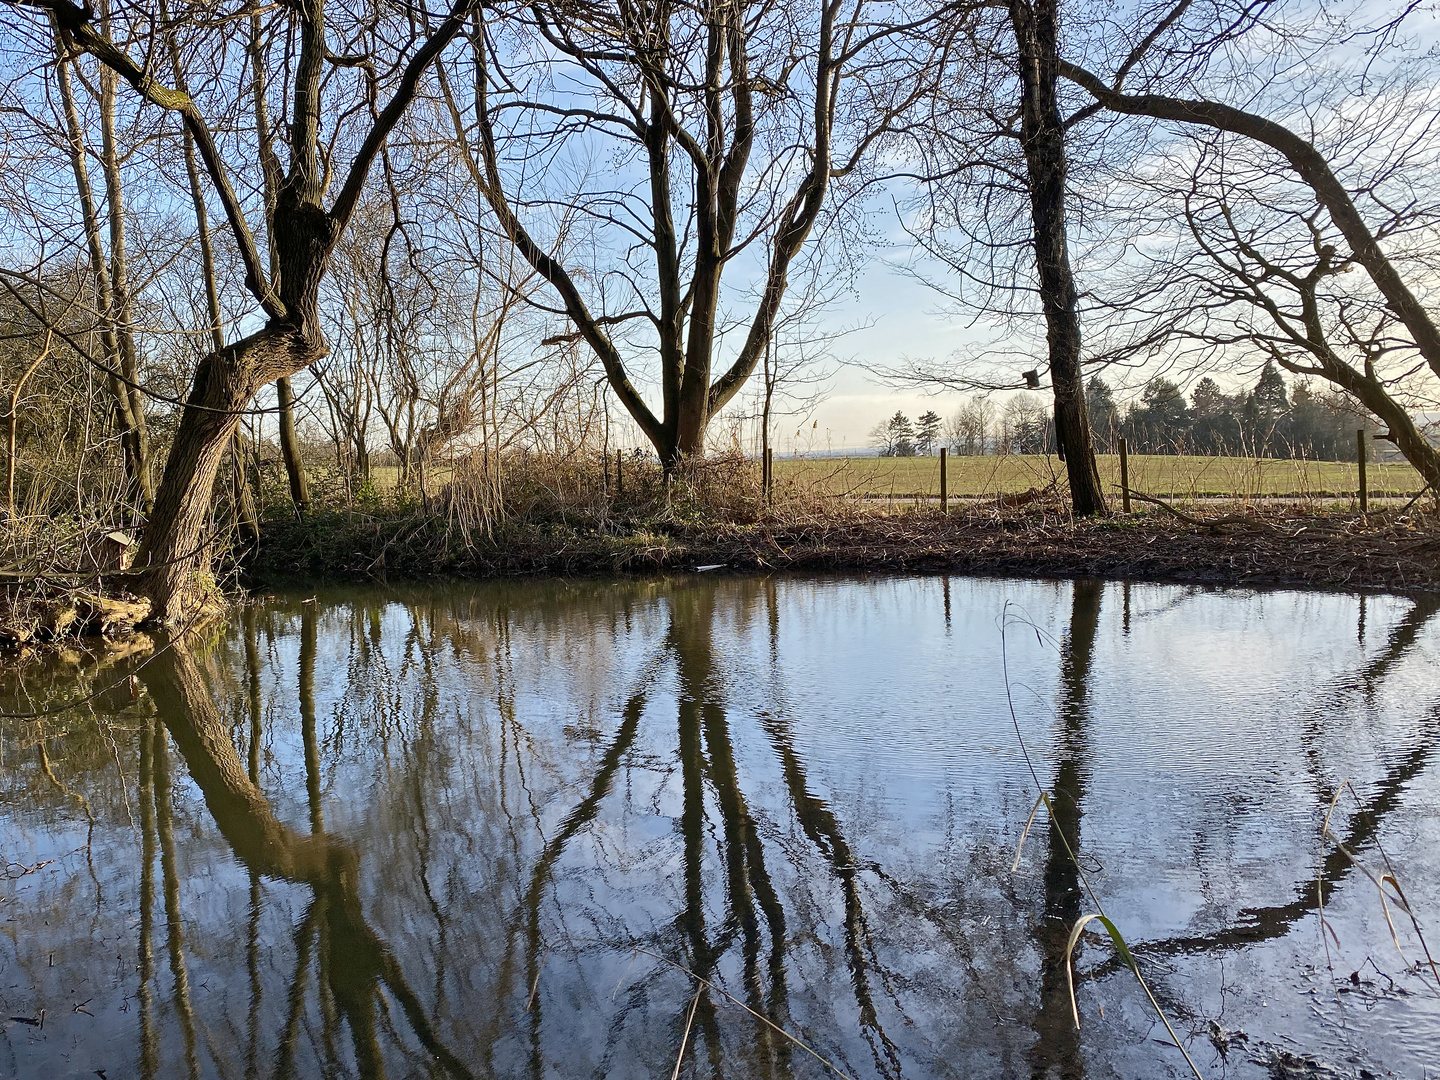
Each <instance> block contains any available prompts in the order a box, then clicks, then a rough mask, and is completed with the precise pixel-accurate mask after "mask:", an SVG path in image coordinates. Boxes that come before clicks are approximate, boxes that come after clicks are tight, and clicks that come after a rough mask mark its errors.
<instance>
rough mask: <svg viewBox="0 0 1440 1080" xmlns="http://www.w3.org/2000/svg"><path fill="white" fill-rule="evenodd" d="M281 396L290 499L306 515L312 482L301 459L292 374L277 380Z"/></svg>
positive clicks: (282, 451)
mask: <svg viewBox="0 0 1440 1080" xmlns="http://www.w3.org/2000/svg"><path fill="white" fill-rule="evenodd" d="M275 389H276V390H277V391H278V393H279V398H280V456H281V457H282V458H284V459H285V475H286V476H287V477H288V478H289V480H290V501H291V502H293V503H294V504H295V512H296V513H298V514H300V516H301V517H304V516H305V515H306V514H308V513H309V512H310V482H309V481H308V480H307V479H306V477H305V465H304V463H303V462H302V461H301V460H300V436H299V435H298V434H296V431H295V395H294V394H293V393H292V392H291V390H290V376H288V375H286V376H284V377H283V378H280V379H277V380H276V381H275Z"/></svg>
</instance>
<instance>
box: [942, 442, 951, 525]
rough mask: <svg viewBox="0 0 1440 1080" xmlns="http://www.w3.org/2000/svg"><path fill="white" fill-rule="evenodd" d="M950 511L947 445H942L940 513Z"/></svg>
mask: <svg viewBox="0 0 1440 1080" xmlns="http://www.w3.org/2000/svg"><path fill="white" fill-rule="evenodd" d="M949 512H950V492H949V489H948V487H947V486H946V483H945V447H943V446H942V447H940V513H942V514H948V513H949Z"/></svg>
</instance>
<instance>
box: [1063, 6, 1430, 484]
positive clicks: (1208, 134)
mask: <svg viewBox="0 0 1440 1080" xmlns="http://www.w3.org/2000/svg"><path fill="white" fill-rule="evenodd" d="M1217 6H1218V7H1220V8H1221V9H1222V10H1223V9H1224V8H1225V5H1223V4H1220V5H1217ZM1267 8H1268V5H1256V6H1254V7H1245V6H1243V5H1241V6H1237V7H1236V8H1235V9H1234V10H1233V11H1230V12H1229V13H1228V15H1227V18H1225V19H1223V20H1219V21H1217V20H1216V19H1215V18H1214V17H1213V16H1214V13H1213V12H1211V11H1209V9H1208V8H1207V9H1206V11H1205V12H1204V13H1201V14H1197V13H1195V12H1193V11H1192V10H1191V4H1190V3H1189V2H1188V0H1180V2H1179V3H1175V4H1172V5H1170V6H1169V8H1168V10H1167V12H1166V14H1165V16H1164V18H1163V19H1161V20H1160V21H1159V22H1158V23H1157V24H1156V27H1155V29H1154V30H1153V31H1152V32H1151V33H1150V35H1149V37H1148V38H1147V40H1150V41H1151V42H1152V43H1153V44H1154V46H1155V47H1154V48H1152V49H1151V50H1150V53H1149V55H1150V56H1152V57H1154V58H1155V63H1154V64H1153V65H1151V66H1149V67H1147V66H1146V65H1143V64H1141V65H1137V64H1136V63H1134V62H1127V63H1121V64H1118V65H1112V69H1111V71H1110V73H1109V74H1107V75H1106V76H1105V77H1103V78H1102V77H1101V76H1100V75H1097V74H1095V73H1094V71H1092V70H1090V69H1089V68H1087V67H1085V66H1082V65H1080V64H1077V63H1074V62H1071V61H1068V60H1064V61H1062V62H1061V65H1060V70H1061V73H1062V74H1063V75H1064V77H1065V78H1066V79H1068V80H1070V81H1071V82H1072V83H1074V84H1075V85H1076V86H1078V87H1080V88H1082V89H1083V90H1084V91H1085V92H1086V93H1087V94H1088V95H1090V96H1091V98H1092V99H1093V104H1092V106H1091V109H1092V110H1101V109H1103V110H1108V111H1109V112H1111V113H1113V114H1117V115H1123V116H1131V117H1137V118H1142V120H1143V121H1145V122H1147V123H1148V122H1152V121H1159V122H1160V125H1159V126H1158V127H1156V126H1152V127H1150V128H1148V129H1145V132H1144V134H1145V136H1146V138H1145V140H1144V141H1143V142H1142V144H1141V145H1142V149H1143V153H1144V154H1147V155H1150V157H1149V160H1148V161H1145V160H1144V159H1143V158H1142V164H1141V168H1142V169H1143V170H1144V172H1145V179H1144V181H1143V183H1144V184H1145V185H1146V186H1147V187H1150V188H1152V189H1153V188H1154V187H1155V186H1158V187H1160V188H1161V189H1162V190H1163V192H1165V193H1168V194H1167V198H1168V202H1166V203H1165V205H1168V206H1169V207H1170V209H1171V210H1172V211H1173V212H1175V213H1176V219H1177V220H1179V221H1182V222H1183V223H1184V229H1183V232H1182V233H1180V234H1179V235H1178V236H1176V237H1175V238H1174V240H1173V243H1172V245H1171V247H1170V249H1169V250H1160V251H1159V252H1156V251H1155V248H1154V247H1153V246H1152V248H1151V254H1152V255H1154V256H1155V257H1154V258H1152V259H1151V260H1150V263H1151V269H1152V270H1153V269H1156V268H1159V271H1160V278H1161V282H1160V283H1157V282H1154V281H1152V282H1151V283H1149V288H1150V289H1152V290H1153V289H1154V288H1156V287H1160V288H1161V293H1162V294H1167V295H1168V296H1169V297H1170V298H1171V299H1174V300H1175V301H1176V303H1174V304H1172V305H1170V306H1169V308H1168V311H1165V312H1163V313H1162V312H1161V309H1162V307H1163V305H1162V304H1160V303H1159V302H1158V301H1157V302H1154V303H1152V304H1151V312H1152V314H1158V315H1160V323H1159V325H1158V327H1157V326H1156V325H1153V324H1152V325H1151V326H1148V327H1146V328H1144V331H1143V333H1142V335H1141V336H1142V337H1146V338H1148V340H1149V342H1151V343H1153V342H1155V341H1158V340H1163V339H1164V338H1165V337H1166V335H1167V334H1170V333H1174V334H1175V335H1178V336H1181V337H1184V338H1186V339H1189V340H1200V341H1201V342H1202V343H1203V344H1205V345H1207V346H1209V347H1211V348H1212V349H1213V348H1220V349H1225V350H1231V351H1233V350H1235V349H1237V348H1239V347H1241V346H1249V347H1251V348H1253V349H1258V350H1260V351H1261V352H1262V353H1263V354H1264V355H1267V356H1269V357H1271V358H1273V359H1274V360H1276V361H1277V362H1279V363H1281V364H1282V365H1284V366H1285V367H1287V368H1289V370H1291V371H1293V372H1296V373H1299V374H1302V375H1314V376H1318V377H1321V378H1324V379H1326V380H1327V381H1329V382H1331V383H1332V384H1334V385H1336V386H1338V387H1340V388H1342V389H1343V390H1345V391H1346V392H1348V393H1350V394H1352V395H1354V396H1355V397H1356V398H1357V399H1358V400H1359V401H1360V402H1361V403H1362V404H1363V405H1364V406H1365V407H1366V408H1367V409H1369V410H1370V411H1371V412H1373V413H1374V414H1375V415H1376V416H1378V417H1380V418H1381V420H1383V421H1384V422H1385V423H1387V424H1388V425H1389V432H1388V433H1387V435H1388V437H1389V438H1392V439H1393V440H1394V441H1395V442H1396V444H1397V446H1399V448H1400V449H1401V451H1402V453H1404V454H1405V456H1406V457H1407V458H1408V459H1409V460H1410V461H1411V462H1412V463H1413V464H1414V465H1415V466H1416V468H1417V469H1418V470H1419V471H1420V472H1421V473H1422V474H1423V475H1424V476H1425V478H1426V480H1427V481H1428V482H1430V483H1431V484H1436V483H1437V482H1440V456H1437V454H1436V453H1435V450H1434V448H1433V447H1432V446H1431V445H1430V443H1429V440H1428V439H1426V437H1425V435H1424V433H1423V432H1422V431H1421V430H1420V426H1419V424H1417V423H1416V421H1415V418H1414V417H1413V416H1412V415H1411V414H1410V411H1409V410H1408V409H1407V408H1406V401H1405V399H1406V397H1407V395H1408V396H1409V397H1410V400H1411V401H1415V400H1416V398H1415V391H1414V390H1413V389H1412V390H1409V391H1407V390H1406V389H1405V384H1408V385H1409V386H1411V387H1412V388H1413V387H1414V385H1415V384H1414V378H1415V375H1416V374H1417V373H1418V372H1421V371H1424V372H1425V373H1426V378H1427V380H1433V378H1435V377H1440V325H1437V323H1436V322H1435V320H1434V318H1433V317H1432V316H1431V314H1430V310H1429V307H1428V305H1427V303H1426V300H1425V299H1424V298H1423V295H1424V293H1423V290H1424V288H1425V283H1426V282H1427V281H1428V280H1429V279H1430V278H1431V277H1432V275H1433V268H1434V264H1435V259H1436V257H1437V254H1440V246H1437V243H1436V240H1435V235H1436V227H1437V225H1440V198H1437V195H1440V192H1437V191H1436V190H1435V188H1434V185H1433V183H1432V182H1431V178H1432V177H1433V175H1434V172H1435V168H1436V165H1437V161H1436V160H1435V152H1434V146H1435V138H1434V133H1435V129H1436V126H1437V124H1440V106H1437V102H1436V99H1435V95H1434V92H1433V89H1431V87H1433V85H1434V74H1435V71H1434V60H1433V56H1432V55H1430V54H1428V53H1425V52H1423V51H1417V50H1409V49H1403V48H1402V49H1396V48H1394V46H1395V45H1396V44H1397V43H1400V42H1401V35H1402V32H1403V26H1404V22H1405V19H1406V18H1407V17H1408V16H1409V15H1410V14H1411V13H1412V12H1413V10H1414V9H1413V6H1411V7H1406V8H1403V9H1402V10H1400V11H1399V13H1398V14H1391V13H1388V12H1383V11H1382V12H1381V13H1380V14H1379V16H1378V17H1375V18H1374V19H1373V21H1371V22H1368V23H1365V24H1362V25H1351V24H1349V23H1346V22H1343V21H1337V20H1335V19H1334V18H1333V17H1332V16H1331V15H1329V14H1327V13H1324V12H1319V11H1316V12H1312V13H1311V15H1312V17H1313V24H1311V25H1306V24H1305V23H1304V22H1303V20H1301V19H1298V18H1295V17H1294V16H1295V15H1297V14H1299V13H1292V19H1291V21H1290V22H1289V24H1286V25H1270V24H1267V23H1266V22H1264V21H1263V18H1262V17H1263V15H1264V14H1265V12H1266V10H1267ZM1366 14H1369V12H1368V11H1367V12H1366ZM1187 17H1189V21H1188V22H1187ZM1217 27H1219V29H1217ZM1244 35H1249V42H1248V44H1249V45H1250V48H1249V49H1240V50H1235V51H1234V54H1233V55H1232V54H1231V53H1230V52H1227V51H1226V50H1224V49H1221V48H1219V43H1220V42H1221V41H1223V40H1226V39H1228V38H1232V37H1237V36H1244ZM1357 43H1358V45H1359V47H1358V48H1357V47H1356V46H1357ZM1266 50H1268V51H1266ZM1277 54H1278V55H1280V56H1282V57H1283V58H1284V61H1285V62H1286V63H1288V64H1291V65H1294V64H1297V63H1298V64H1303V65H1304V66H1305V67H1306V69H1307V70H1310V71H1312V72H1314V73H1315V76H1314V78H1312V79H1310V80H1309V81H1308V82H1307V84H1306V86H1305V88H1304V90H1303V91H1302V92H1300V93H1296V92H1293V91H1291V89H1290V88H1289V86H1288V85H1287V84H1286V83H1285V82H1282V81H1280V80H1278V79H1276V78H1275V74H1274V71H1275V66H1276V61H1275V59H1274V57H1275V56H1276V55H1277ZM1236 55H1238V57H1239V59H1236V58H1235V57H1236ZM1256 55H1259V56H1260V57H1261V59H1260V60H1255V59H1254V57H1255V56H1256ZM1217 57H1218V59H1217ZM1394 57H1399V58H1400V59H1398V60H1396V59H1394ZM1200 58H1203V59H1200ZM1127 81H1128V82H1138V83H1141V84H1142V86H1143V89H1142V91H1140V92H1130V91H1129V90H1127V88H1126V84H1127ZM1232 93H1240V94H1243V95H1244V97H1245V100H1246V106H1245V107H1239V106H1236V105H1231V104H1229V103H1227V102H1226V101H1225V100H1224V98H1225V97H1226V96H1228V95H1229V94H1232ZM1267 113H1271V115H1266V114H1267ZM1273 115H1279V116H1283V117H1285V118H1286V122H1285V123H1282V122H1280V121H1278V120H1276V119H1273V118H1272V116H1273ZM1297 122H1298V125H1300V126H1302V127H1303V128H1307V129H1308V134H1306V135H1302V134H1299V133H1297V131H1296V130H1294V126H1295V125H1296V124H1297ZM1177 128H1178V130H1179V131H1180V133H1181V134H1180V135H1179V136H1178V137H1177V136H1176V135H1175V134H1173V133H1174V132H1175V130H1176V129H1177ZM1339 161H1343V162H1345V163H1346V165H1345V168H1344V169H1343V170H1342V171H1341V172H1337V166H1336V165H1335V164H1334V163H1335V162H1339ZM1161 162H1164V166H1163V167H1161V168H1159V169H1157V168H1156V165H1157V164H1160V163H1161ZM1177 165H1178V166H1179V175H1180V177H1182V179H1181V180H1180V182H1179V183H1174V182H1171V183H1166V177H1167V172H1166V170H1167V169H1168V170H1174V169H1175V167H1176V166H1177ZM1342 172H1343V174H1344V175H1343V176H1342ZM1133 190H1134V189H1133V188H1132V191H1133ZM1122 205H1124V203H1123V202H1122ZM1152 220H1153V219H1152ZM1187 250H1188V251H1189V252H1191V253H1193V254H1194V255H1196V256H1198V258H1199V260H1200V262H1199V264H1198V265H1195V264H1188V265H1187V263H1186V258H1187V256H1186V255H1185V251H1187ZM1353 267H1360V268H1362V269H1363V270H1364V271H1365V275H1366V277H1365V279H1363V281H1360V282H1357V281H1355V280H1354V279H1353V278H1351V277H1349V276H1347V274H1346V271H1348V270H1349V269H1351V268H1353ZM1417 290H1418V291H1417ZM1136 291H1137V293H1142V294H1144V293H1145V289H1144V288H1142V289H1138V290H1136ZM1148 295H1150V297H1151V299H1152V300H1153V299H1154V294H1153V293H1150V294H1148ZM1186 305H1194V309H1193V310H1192V311H1190V312H1189V313H1188V314H1187V313H1184V311H1183V309H1184V307H1185V306H1186ZM1433 389H1434V384H1433V381H1431V382H1429V385H1428V387H1427V391H1426V395H1425V396H1428V397H1430V398H1431V399H1432V400H1433Z"/></svg>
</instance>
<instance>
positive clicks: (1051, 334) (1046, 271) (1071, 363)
mask: <svg viewBox="0 0 1440 1080" xmlns="http://www.w3.org/2000/svg"><path fill="white" fill-rule="evenodd" d="M1010 22H1011V25H1012V26H1013V27H1014V29H1015V41H1016V44H1017V46H1018V54H1019V60H1020V82H1021V86H1022V88H1023V90H1022V93H1023V96H1022V100H1021V102H1020V134H1021V143H1022V146H1023V149H1024V152H1025V167H1026V171H1027V173H1028V178H1029V187H1030V213H1031V219H1032V221H1033V224H1034V238H1035V268H1036V271H1037V274H1038V277H1039V280H1040V302H1041V306H1042V308H1043V309H1044V312H1045V337H1046V342H1047V344H1048V346H1049V353H1050V382H1051V386H1052V387H1053V389H1054V394H1055V437H1056V439H1057V441H1058V442H1059V444H1060V453H1061V456H1062V457H1063V458H1064V460H1065V470H1066V474H1067V476H1068V477H1069V480H1070V502H1071V506H1072V507H1073V508H1074V511H1075V513H1076V514H1077V515H1079V516H1081V517H1092V516H1094V515H1097V514H1104V513H1105V512H1106V507H1105V494H1104V491H1103V490H1102V489H1101V487H1100V472H1099V470H1098V469H1097V468H1096V466H1095V445H1094V441H1093V440H1092V438H1091V435H1090V421H1089V417H1088V416H1087V410H1086V407H1085V383H1084V376H1083V373H1082V371H1081V369H1080V316H1079V312H1078V310H1077V306H1078V301H1077V295H1076V288H1075V275H1074V273H1073V271H1072V270H1071V267H1070V252H1069V248H1068V243H1067V237H1066V226H1065V172H1066V161H1065V128H1064V124H1063V122H1062V121H1061V119H1060V108H1059V104H1058V103H1057V101H1056V97H1055V84H1056V81H1057V79H1058V77H1059V51H1058V50H1059V45H1058V41H1057V30H1058V27H1057V12H1056V0H1010Z"/></svg>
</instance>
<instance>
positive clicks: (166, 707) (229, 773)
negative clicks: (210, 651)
mask: <svg viewBox="0 0 1440 1080" xmlns="http://www.w3.org/2000/svg"><path fill="white" fill-rule="evenodd" d="M145 675H146V679H147V684H148V686H149V689H150V693H151V696H152V697H153V698H154V700H155V704H156V708H157V711H158V713H159V715H160V716H161V717H162V718H163V720H164V724H165V727H166V728H167V729H168V731H169V735H170V738H171V739H173V740H174V743H175V746H176V747H177V749H178V750H179V752H180V755H181V756H182V757H183V758H184V760H185V764H186V766H187V768H188V770H189V772H190V776H191V779H192V780H194V782H195V784H196V786H197V787H199V789H200V791H201V794H202V795H203V797H204V799H205V805H206V807H207V808H208V810H209V811H210V814H211V816H212V817H213V818H214V820H215V824H216V826H217V827H218V828H219V830H220V832H221V834H222V835H223V836H224V837H225V839H226V841H227V842H228V843H229V845H230V847H231V849H232V850H233V851H234V852H235V855H236V857H237V858H238V859H240V861H241V862H242V863H244V864H245V866H246V867H247V868H248V869H249V870H251V871H253V872H254V873H256V874H261V875H266V876H270V877H275V878H281V879H284V880H286V881H291V882H295V883H297V884H303V885H307V886H309V887H310V888H311V889H312V891H313V900H312V903H311V906H310V908H309V909H308V910H307V912H306V916H305V918H304V920H302V923H301V926H300V929H299V931H298V932H297V954H298V956H299V959H298V961H297V972H296V978H295V980H294V985H295V986H296V987H300V986H303V984H304V981H305V978H306V972H305V967H306V965H307V964H308V961H309V956H310V945H309V941H310V931H311V930H312V929H313V930H314V931H315V932H316V935H317V937H318V934H319V931H320V930H321V929H322V928H323V930H324V931H325V933H326V935H327V938H326V939H325V940H324V942H323V944H324V945H326V946H328V949H326V951H327V952H328V964H326V965H325V966H324V968H322V973H321V978H322V981H323V986H324V989H325V990H326V991H328V993H329V995H330V996H331V997H332V998H333V1000H334V1002H335V1005H336V1007H337V1009H338V1011H339V1014H340V1016H341V1017H343V1019H344V1021H345V1022H346V1024H347V1025H348V1027H349V1029H350V1033H351V1041H352V1045H353V1048H354V1053H355V1058H356V1063H357V1066H358V1068H359V1071H360V1074H361V1075H362V1076H365V1077H378V1076H381V1075H383V1072H384V1068H383V1060H382V1056H381V1053H380V1049H379V1040H378V1034H377V1029H376V1023H377V1017H378V1016H379V1015H380V1014H381V1013H382V1011H383V1012H385V1013H386V1014H387V1015H388V1010H385V1009H384V1004H383V1002H382V1000H381V995H380V991H381V989H382V987H383V988H384V990H385V991H387V992H388V993H389V995H390V996H391V998H392V999H393V1000H394V1001H395V1002H397V1003H398V1004H399V1006H400V1011H401V1013H402V1014H403V1015H404V1017H405V1020H406V1021H407V1023H408V1024H409V1026H410V1028H411V1031H412V1033H413V1035H414V1037H415V1038H416V1040H418V1042H419V1043H420V1045H421V1046H422V1047H423V1048H424V1049H425V1051H426V1052H428V1053H429V1054H430V1055H432V1056H433V1059H434V1061H435V1062H436V1063H437V1064H438V1066H439V1067H440V1068H441V1069H442V1070H443V1071H444V1072H445V1073H447V1074H448V1075H451V1076H455V1077H469V1076H471V1075H472V1074H471V1072H470V1070H469V1068H468V1067H467V1066H466V1065H465V1063H464V1062H463V1061H462V1059H461V1058H460V1057H458V1056H457V1055H456V1054H454V1053H453V1052H451V1050H450V1049H449V1048H448V1047H447V1046H446V1045H445V1044H444V1043H443V1042H442V1041H441V1040H440V1038H439V1037H438V1036H437V1034H436V1033H435V1031H434V1029H433V1027H432V1025H431V1022H430V1019H429V1017H428V1015H427V1013H426V1010H425V1009H424V1007H423V1006H422V1005H421V1002H420V1000H419V998H418V996H417V995H416V994H415V992H414V991H413V990H412V989H411V988H410V985H409V983H408V981H407V980H406V978H405V976H404V974H403V972H402V971H401V969H400V965H399V963H398V962H397V961H396V959H395V957H394V955H393V954H392V953H391V952H390V950H389V948H388V947H387V946H386V945H385V944H384V942H383V941H382V940H381V939H380V938H379V936H378V935H377V934H376V933H375V931H374V930H373V929H371V927H370V925H369V924H368V922H367V921H366V919H365V916H364V913H363V911H362V910H361V903H360V897H359V889H358V871H359V863H360V859H359V854H358V853H357V852H356V851H355V850H354V849H353V848H352V847H350V846H349V845H348V844H346V843H345V842H344V841H341V840H339V839H336V838H334V837H331V836H328V835H326V834H325V833H323V832H321V831H319V830H318V829H317V830H316V831H314V832H312V833H311V834H310V835H308V836H307V835H303V834H300V833H297V832H295V831H294V830H292V829H290V828H289V827H288V826H286V825H284V824H282V823H281V822H280V820H279V819H278V818H277V817H276V816H275V814H274V812H273V810H272V809H271V807H270V804H269V801H268V800H267V799H266V797H265V795H264V793H263V792H261V791H260V789H259V788H258V787H257V786H256V784H255V783H254V781H253V780H252V778H251V776H250V775H249V773H248V771H247V770H246V768H245V766H244V764H243V763H242V762H241V759H240V755H239V752H238V751H237V750H236V748H235V744H234V743H233V741H232V740H231V738H230V733H229V731H228V729H227V726H226V724H225V722H224V718H223V716H222V715H221V713H220V711H219V710H218V709H217V708H216V706H215V703H214V701H213V699H212V698H211V697H210V693H209V690H208V688H207V687H206V685H205V682H204V679H203V677H202V675H201V673H200V670H199V667H198V665H197V664H196V662H195V659H194V658H193V657H192V656H191V654H190V652H189V651H188V649H187V648H186V647H185V646H184V645H183V644H182V645H177V647H175V648H172V649H169V650H167V651H166V652H165V653H164V654H162V655H161V656H160V657H159V658H157V659H156V660H154V661H153V662H152V663H151V665H150V666H149V667H148V668H147V669H146V671H145ZM163 743H164V737H163V735H160V736H159V737H158V738H157V741H156V744H155V745H156V746H157V747H159V746H161V745H163ZM157 775H158V772H157ZM156 800H157V806H159V805H161V801H160V789H159V785H158V783H157V789H156ZM318 820H319V819H318V814H316V815H315V816H314V817H312V821H316V822H318ZM162 835H163V834H162ZM294 1015H295V1012H294V1009H293V1008H292V1021H293V1018H294ZM297 1029H298V1025H297V1024H295V1023H293V1022H292V1023H291V1024H290V1025H287V1032H286V1035H287V1040H286V1041H285V1042H282V1046H281V1051H280V1059H281V1060H280V1065H281V1072H282V1075H283V1074H284V1073H285V1072H286V1071H287V1070H288V1069H289V1068H293V1060H294V1054H293V1045H291V1044H290V1042H289V1040H290V1039H292V1038H293V1034H292V1032H293V1031H295V1030H297ZM287 1062H288V1063H290V1064H289V1065H288V1066H287Z"/></svg>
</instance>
